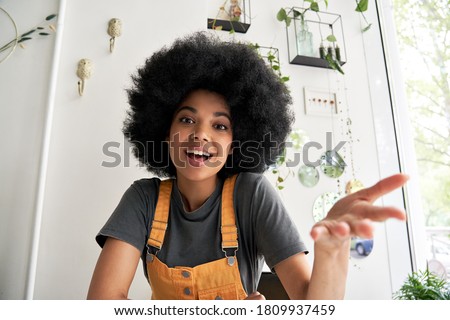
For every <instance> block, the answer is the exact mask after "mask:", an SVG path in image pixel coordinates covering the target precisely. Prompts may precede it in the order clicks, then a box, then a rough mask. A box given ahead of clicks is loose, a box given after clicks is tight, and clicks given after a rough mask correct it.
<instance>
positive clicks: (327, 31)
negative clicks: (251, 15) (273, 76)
mask: <svg viewBox="0 0 450 320" xmlns="http://www.w3.org/2000/svg"><path fill="white" fill-rule="evenodd" d="M287 15H288V17H290V18H291V24H290V25H289V27H286V35H287V42H288V56H289V62H290V63H291V64H300V65H305V66H312V67H319V68H331V67H330V65H329V63H328V61H327V60H326V59H325V56H326V55H327V54H330V55H331V56H332V57H333V60H335V61H339V64H340V65H341V66H342V65H344V64H345V63H346V62H347V54H346V51H345V41H344V31H343V27H342V19H341V16H340V15H339V14H334V13H328V12H321V11H319V12H315V11H312V10H310V9H309V10H306V11H305V9H304V8H299V7H292V8H291V9H290V10H289V11H288V12H287Z"/></svg>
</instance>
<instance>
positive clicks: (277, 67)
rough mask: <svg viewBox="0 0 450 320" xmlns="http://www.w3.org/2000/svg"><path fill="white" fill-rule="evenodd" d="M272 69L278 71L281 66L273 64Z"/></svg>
mask: <svg viewBox="0 0 450 320" xmlns="http://www.w3.org/2000/svg"><path fill="white" fill-rule="evenodd" d="M272 69H273V70H276V71H278V70H280V66H272Z"/></svg>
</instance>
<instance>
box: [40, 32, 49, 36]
mask: <svg viewBox="0 0 450 320" xmlns="http://www.w3.org/2000/svg"><path fill="white" fill-rule="evenodd" d="M39 35H40V36H49V35H50V33H47V32H39Z"/></svg>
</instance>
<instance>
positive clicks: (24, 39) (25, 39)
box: [17, 37, 33, 43]
mask: <svg viewBox="0 0 450 320" xmlns="http://www.w3.org/2000/svg"><path fill="white" fill-rule="evenodd" d="M31 39H33V38H30V37H25V38H21V39H20V40H19V41H17V43H21V42H24V41H27V40H31Z"/></svg>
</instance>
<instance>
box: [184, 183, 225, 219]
mask: <svg viewBox="0 0 450 320" xmlns="http://www.w3.org/2000/svg"><path fill="white" fill-rule="evenodd" d="M217 183H218V177H217V176H212V177H211V178H208V179H207V180H201V181H192V180H187V179H185V178H183V177H177V186H178V190H179V191H180V193H181V197H182V199H183V204H184V208H185V209H186V211H188V212H192V211H195V210H197V209H198V208H200V207H201V206H202V205H203V204H204V203H205V202H206V200H208V198H209V197H210V196H211V194H212V193H213V192H214V190H215V189H216V186H217Z"/></svg>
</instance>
